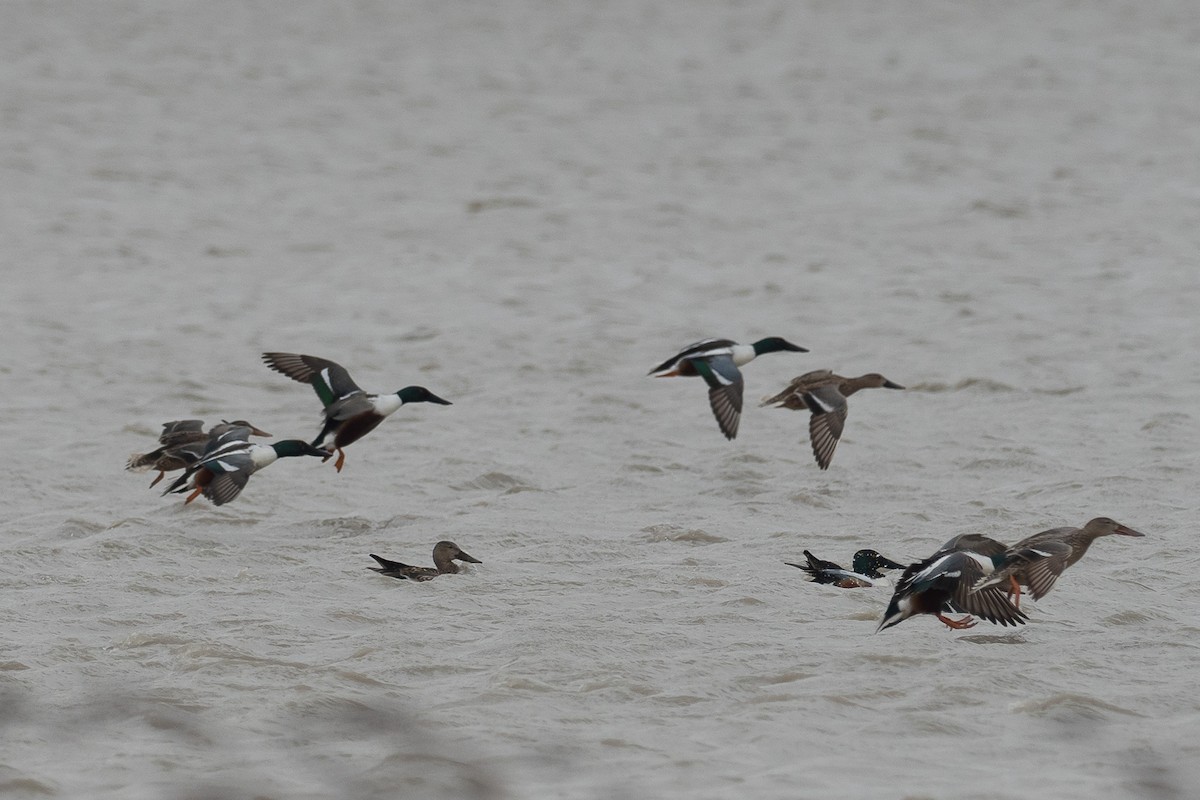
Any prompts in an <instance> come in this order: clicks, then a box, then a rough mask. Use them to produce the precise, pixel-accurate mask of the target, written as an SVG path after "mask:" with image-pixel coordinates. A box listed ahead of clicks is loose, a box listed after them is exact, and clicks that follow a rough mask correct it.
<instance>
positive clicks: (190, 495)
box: [183, 486, 204, 506]
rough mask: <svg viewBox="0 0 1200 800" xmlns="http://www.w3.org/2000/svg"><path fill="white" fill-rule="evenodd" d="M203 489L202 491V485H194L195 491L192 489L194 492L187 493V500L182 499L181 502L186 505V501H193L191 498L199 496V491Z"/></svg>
mask: <svg viewBox="0 0 1200 800" xmlns="http://www.w3.org/2000/svg"><path fill="white" fill-rule="evenodd" d="M203 491H204V487H203V486H199V487H196V491H194V492H192V493H191V494H189V495H188V497H187V500H184V501H183V504H184V505H185V506H186V505H187V504H188V503H190V502H192V501H193V500H195V499H196V498H197V497H199V496H200V493H201V492H203Z"/></svg>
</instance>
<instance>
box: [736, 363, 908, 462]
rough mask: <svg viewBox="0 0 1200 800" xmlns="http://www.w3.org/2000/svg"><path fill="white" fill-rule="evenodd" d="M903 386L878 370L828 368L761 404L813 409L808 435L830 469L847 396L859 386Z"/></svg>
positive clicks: (817, 455) (795, 380)
mask: <svg viewBox="0 0 1200 800" xmlns="http://www.w3.org/2000/svg"><path fill="white" fill-rule="evenodd" d="M881 387H882V388H884V389H903V388H904V387H903V386H901V385H900V384H898V383H895V382H893V381H890V380H888V379H887V378H885V377H883V376H882V375H880V374H879V373H878V372H871V373H868V374H866V375H860V376H858V377H857V378H844V377H842V376H841V375H835V374H834V373H833V372H832V371H830V370H827V369H818V370H814V371H812V372H806V373H805V374H803V375H801V376H800V377H798V378H793V379H792V382H791V383H789V384H788V385H787V386H786V387H784V389H783V391H781V392H779V393H778V394H776V395H773V396H771V397H768V398H766V399H765V400H763V401H762V403H761V404H760V405H764V406H777V407H779V408H790V409H793V410H798V411H810V412H812V416H811V417H810V418H809V420H808V436H809V439H810V440H811V441H812V451H813V456H814V457H815V458H816V459H817V466H818V467H820V468H821V469H829V463H830V462H831V461H833V450H834V448H835V447H837V445H838V441H839V440H840V439H841V438H842V429H843V428H844V427H845V426H846V412H847V410H848V409H847V406H846V398H848V397H849V396H850V395H852V394H854V393H855V392H857V391H859V390H860V389H878V388H881Z"/></svg>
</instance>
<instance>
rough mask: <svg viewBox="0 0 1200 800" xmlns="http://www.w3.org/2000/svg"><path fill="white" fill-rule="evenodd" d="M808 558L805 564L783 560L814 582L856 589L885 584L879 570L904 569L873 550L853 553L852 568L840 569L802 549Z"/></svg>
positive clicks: (836, 565)
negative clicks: (805, 573)
mask: <svg viewBox="0 0 1200 800" xmlns="http://www.w3.org/2000/svg"><path fill="white" fill-rule="evenodd" d="M804 557H805V558H806V559H808V563H806V564H794V563H792V562H791V561H785V562H783V563H785V564H787V565H788V566H789V567H796V568H797V569H802V570H804V571H805V572H807V573H808V574H809V576H810V578H811V579H812V581H813V582H814V583H828V584H832V585H834V586H837V587H838V588H840V589H857V588H858V587H860V586H886V585H888V580H887V578H886V577H884V574H883V572H882V571H881V570H885V569H904V565H903V564H899V563H897V562H895V561H892V560H891V559H890V558H887V557H886V556H881V555H880V554H879V553H877V552H875V551H874V550H859V551H858V552H857V553H855V554H854V561H853V562H852V563H853V567H852V569H842V567H841V566H840V565H838V564H835V563H833V562H832V561H825V560H824V559H820V558H817V557H816V556H814V555H813V554H812V553H810V552H809V551H807V550H805V551H804Z"/></svg>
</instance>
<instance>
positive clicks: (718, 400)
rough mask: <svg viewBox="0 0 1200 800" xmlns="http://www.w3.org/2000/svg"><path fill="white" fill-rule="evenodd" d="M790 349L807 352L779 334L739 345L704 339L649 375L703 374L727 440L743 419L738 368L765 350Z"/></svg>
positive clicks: (732, 436) (722, 431) (715, 412)
mask: <svg viewBox="0 0 1200 800" xmlns="http://www.w3.org/2000/svg"><path fill="white" fill-rule="evenodd" d="M781 351H790V352H793V353H807V352H808V350H807V349H806V348H804V347H799V346H797V345H794V344H792V343H791V342H789V341H787V340H786V339H781V338H780V337H778V336H770V337H768V338H766V339H759V340H758V341H757V342H755V343H754V344H738V343H737V342H735V341H733V340H731V339H704V340H703V341H700V342H696V343H695V344H690V345H688V346H687V347H685V348H683V350H681V351H679V352H678V353H676V354H675V355H673V356H671V357H670V358H668V359H667V360H666V361H664V362H663V363H661V364H659V365H658V366H657V367H655V368H654V369H652V370H650V372H649V373H648V374H650V375H653V376H654V377H656V378H670V377H675V376H684V377H689V376H694V375H699V376H700V377H702V378H704V382H705V383H707V384H708V402H709V405H710V406H711V407H712V412H713V416H714V417H716V418H717V425H718V426H719V427H720V428H721V433H723V434H725V438H726V439H733V438H734V437H736V436H737V430H738V422H739V421H740V420H741V418H742V390H743V387H744V382H743V380H742V373H741V371H740V370H739V369H738V367H740V366H743V365H745V364H749V363H750V362H751V361H753V360H754V359H755V358H757V357H758V356H761V355H763V354H764V353H778V352H781Z"/></svg>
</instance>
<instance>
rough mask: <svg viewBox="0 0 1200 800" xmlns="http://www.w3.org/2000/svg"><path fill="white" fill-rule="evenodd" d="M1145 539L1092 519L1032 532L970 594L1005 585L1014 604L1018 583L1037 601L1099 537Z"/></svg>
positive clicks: (1116, 524)
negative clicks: (1068, 525)
mask: <svg viewBox="0 0 1200 800" xmlns="http://www.w3.org/2000/svg"><path fill="white" fill-rule="evenodd" d="M1112 534H1117V535H1120V536H1145V535H1146V534H1144V533H1142V532H1140V531H1135V530H1134V529H1133V528H1130V527H1128V526H1126V525H1122V524H1121V523H1119V522H1117V521H1116V520H1114V519H1110V518H1108V517H1096V518H1095V519H1093V520H1090V521H1089V522H1088V523H1087V524H1086V525H1084V526H1083V527H1082V528H1051V529H1050V530H1047V531H1042V532H1041V533H1035V534H1033V535H1032V536H1028V537H1026V538H1024V539H1022V540H1021V541H1019V542H1017V543H1016V544H1014V545H1013V546H1012V547H1010V548H1008V549H1007V550H1005V551H1004V553H1002V554H1001V556H1000V559H999V561H998V563H997V566H996V571H995V572H993V573H992V574H991V575H987V576H984V577H983V578H981V579H980V580H979V581H977V582H976V583H975V586H974V588H973V589H972V591H981V590H983V589H986V588H988V587H992V586H1007V591H1008V592H1009V595H1010V596H1013V597H1015V605H1017V607H1018V608H1019V607H1020V604H1021V584H1025V585H1026V586H1028V587H1029V594H1031V595H1032V596H1033V599H1034V600H1041V599H1042V598H1043V597H1045V596H1046V595H1047V594H1048V593H1049V592H1050V590H1051V589H1053V588H1054V583H1055V581H1057V580H1058V577H1059V576H1060V575H1062V574H1063V571H1064V570H1066V569H1067V567H1069V566H1071V565H1072V564H1074V563H1075V562H1076V561H1078V560H1079V559H1081V558H1083V554H1084V553H1086V552H1087V551H1088V548H1089V547H1091V546H1092V542H1094V541H1095V540H1096V539H1098V538H1100V537H1101V536H1111V535H1112Z"/></svg>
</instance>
